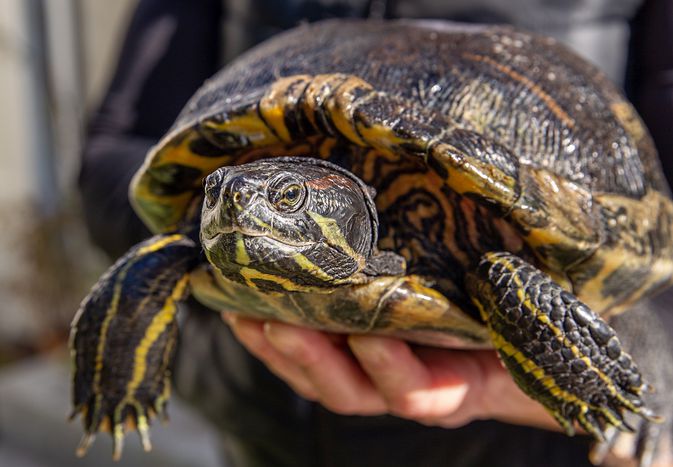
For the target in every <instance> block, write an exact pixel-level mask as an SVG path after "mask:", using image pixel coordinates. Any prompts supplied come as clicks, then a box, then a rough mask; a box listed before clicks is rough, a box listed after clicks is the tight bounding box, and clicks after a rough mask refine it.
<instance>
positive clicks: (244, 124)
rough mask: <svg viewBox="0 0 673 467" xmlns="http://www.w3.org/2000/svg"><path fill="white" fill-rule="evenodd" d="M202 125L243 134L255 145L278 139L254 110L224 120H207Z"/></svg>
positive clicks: (275, 141) (271, 142)
mask: <svg viewBox="0 0 673 467" xmlns="http://www.w3.org/2000/svg"><path fill="white" fill-rule="evenodd" d="M203 126H204V127H205V128H207V129H210V130H213V131H224V132H227V133H232V134H235V135H241V136H245V137H246V138H247V139H248V141H250V142H251V143H252V145H253V146H255V147H260V146H267V145H269V144H274V143H278V142H279V141H280V140H279V139H278V137H277V136H276V135H275V134H274V133H273V131H271V128H269V126H268V125H267V124H266V123H265V122H264V121H263V120H262V119H261V118H259V115H257V114H256V113H255V112H254V111H252V110H251V111H248V112H247V113H244V114H242V115H238V116H234V117H231V118H230V119H228V120H225V121H224V122H217V121H214V120H207V121H205V122H203Z"/></svg>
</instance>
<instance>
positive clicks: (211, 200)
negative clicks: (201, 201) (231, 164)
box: [203, 170, 222, 209]
mask: <svg viewBox="0 0 673 467" xmlns="http://www.w3.org/2000/svg"><path fill="white" fill-rule="evenodd" d="M203 190H204V192H205V197H206V200H205V203H206V207H207V208H208V209H211V208H212V207H213V206H215V203H217V198H218V197H219V196H220V191H221V190H222V171H221V170H216V171H215V172H213V173H211V174H210V175H208V177H206V180H205V181H204V182H203Z"/></svg>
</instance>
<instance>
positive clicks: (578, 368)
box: [467, 253, 658, 441]
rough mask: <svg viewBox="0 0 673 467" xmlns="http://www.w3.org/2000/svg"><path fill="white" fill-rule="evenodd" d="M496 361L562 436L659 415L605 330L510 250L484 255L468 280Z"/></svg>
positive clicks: (600, 433)
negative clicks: (627, 417)
mask: <svg viewBox="0 0 673 467" xmlns="http://www.w3.org/2000/svg"><path fill="white" fill-rule="evenodd" d="M467 284H468V288H469V292H470V296H471V298H472V300H473V302H474V303H475V304H476V306H477V307H478V308H479V310H480V313H481V315H482V318H483V319H484V320H485V321H486V323H487V325H488V329H489V333H490V335H491V339H492V340H493V343H494V345H495V347H496V348H497V350H498V353H499V354H500V357H501V359H502V361H503V363H504V364H505V366H506V367H507V368H508V370H509V371H510V372H511V374H512V376H513V377H514V380H515V381H516V383H517V384H518V385H519V386H520V387H521V389H522V390H523V391H524V392H525V393H526V394H528V395H529V396H531V397H532V398H533V399H535V400H537V401H538V402H540V403H541V404H542V405H543V406H544V407H545V408H546V409H547V410H548V411H549V412H550V413H551V414H552V415H553V416H554V418H555V419H556V420H557V421H558V422H559V423H560V424H561V425H562V426H563V428H564V429H565V430H566V432H567V433H568V434H569V435H572V434H574V432H575V427H574V425H575V422H578V423H579V425H580V426H581V427H582V428H584V429H585V430H586V431H587V432H588V433H590V434H591V435H592V436H593V437H594V438H596V439H597V440H599V441H604V440H605V439H606V431H608V428H609V427H610V426H614V427H616V428H617V429H619V430H622V431H631V430H632V428H631V427H629V425H627V424H626V422H625V421H624V418H623V415H624V413H625V412H626V411H629V412H633V413H635V414H638V415H640V416H641V417H643V418H646V419H649V420H656V419H657V418H658V417H656V416H655V415H654V413H653V412H652V411H651V410H649V409H648V408H646V407H645V404H644V402H643V400H642V398H641V394H642V392H643V390H644V389H645V388H646V387H647V386H646V384H645V383H644V382H643V381H642V377H641V374H640V371H639V370H638V368H637V367H636V365H635V364H634V363H633V360H632V359H631V357H630V356H629V355H628V354H627V353H625V352H624V351H623V349H622V346H621V344H620V342H619V340H618V339H617V336H616V334H615V332H614V331H613V330H612V328H611V327H610V326H609V325H608V324H607V323H606V322H605V321H603V320H602V319H601V318H600V317H599V316H598V315H597V314H596V313H594V312H593V311H591V310H590V309H589V308H588V307H587V306H586V305H584V304H583V303H582V302H580V301H579V300H578V299H577V297H575V296H574V295H573V294H571V293H569V292H567V291H565V290H563V289H562V288H561V286H559V285H558V284H557V283H555V282H553V281H552V280H551V278H550V277H549V276H547V275H546V274H544V273H543V272H541V271H539V270H538V269H536V268H534V267H533V266H531V265H530V264H528V263H526V262H525V261H523V260H521V259H520V258H518V257H517V256H514V255H512V254H510V253H487V254H485V255H484V256H483V257H482V259H481V262H480V263H479V266H478V267H477V270H476V272H474V273H473V274H471V275H470V277H468V279H467Z"/></svg>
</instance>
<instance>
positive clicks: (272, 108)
mask: <svg viewBox="0 0 673 467" xmlns="http://www.w3.org/2000/svg"><path fill="white" fill-rule="evenodd" d="M259 113H260V115H261V116H262V118H263V119H264V122H265V123H266V124H267V126H268V127H269V128H270V129H271V130H272V131H273V132H274V133H275V134H276V135H277V136H278V138H279V139H281V140H282V141H285V142H288V143H289V142H290V141H291V140H292V138H291V136H290V131H289V130H288V129H287V126H285V109H284V108H283V102H282V101H281V102H276V101H274V99H273V97H271V98H267V97H264V98H263V99H262V100H261V101H260V103H259Z"/></svg>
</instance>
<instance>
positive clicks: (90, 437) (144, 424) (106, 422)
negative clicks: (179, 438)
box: [70, 400, 167, 461]
mask: <svg viewBox="0 0 673 467" xmlns="http://www.w3.org/2000/svg"><path fill="white" fill-rule="evenodd" d="M156 409H159V410H156ZM90 410H91V408H90V407H89V406H88V405H86V404H84V405H83V406H82V407H80V408H79V410H76V411H75V412H74V413H73V414H72V415H71V416H70V419H73V418H75V417H76V416H77V415H78V414H81V416H82V420H83V422H84V431H85V434H84V436H83V437H82V439H81V441H80V443H79V445H78V446H77V450H76V455H77V457H84V456H85V455H86V453H87V451H88V450H89V448H90V447H91V445H92V444H93V442H94V440H95V438H96V434H97V433H98V432H109V433H110V434H111V435H112V459H113V460H115V461H118V460H120V459H121V456H122V453H123V450H124V438H125V437H126V433H128V432H129V431H133V430H135V431H137V432H138V437H139V438H140V444H141V445H142V447H143V450H144V451H145V452H149V451H151V450H152V442H151V440H150V423H151V421H152V420H153V419H154V417H157V418H159V419H161V420H165V419H166V418H167V415H166V411H165V401H161V400H159V401H157V403H155V404H154V406H150V407H147V408H146V407H144V406H142V405H140V404H139V403H138V402H137V401H133V402H127V401H122V402H120V403H119V404H117V405H116V406H114V407H112V409H111V410H109V412H108V413H91V415H89V414H90Z"/></svg>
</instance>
